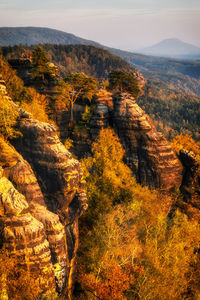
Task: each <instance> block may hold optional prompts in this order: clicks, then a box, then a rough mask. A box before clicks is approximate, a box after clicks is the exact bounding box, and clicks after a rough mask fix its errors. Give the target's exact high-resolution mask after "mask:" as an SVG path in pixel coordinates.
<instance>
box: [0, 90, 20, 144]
mask: <svg viewBox="0 0 200 300" xmlns="http://www.w3.org/2000/svg"><path fill="white" fill-rule="evenodd" d="M0 107H1V109H0V135H3V136H4V138H5V139H8V138H10V139H12V138H15V137H17V136H19V135H20V132H19V131H18V130H17V129H16V128H15V125H16V123H17V118H18V116H19V113H18V110H17V108H16V106H15V104H14V103H13V102H12V101H10V100H8V97H7V96H6V95H2V94H1V93H0Z"/></svg>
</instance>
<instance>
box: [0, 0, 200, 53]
mask: <svg viewBox="0 0 200 300" xmlns="http://www.w3.org/2000/svg"><path fill="white" fill-rule="evenodd" d="M4 26H40V27H50V28H55V29H60V30H63V31H66V32H69V33H74V34H76V35H78V36H80V37H83V38H87V39H91V40H95V41H97V42H100V43H102V44H104V45H107V46H112V47H118V48H121V49H127V50H134V49H136V48H140V47H143V46H149V45H152V44H154V43H157V42H159V41H161V40H162V39H165V38H174V37H176V38H179V39H181V40H183V41H185V42H189V43H192V44H195V45H197V46H199V47H200V0H107V1H106V0H0V27H4Z"/></svg>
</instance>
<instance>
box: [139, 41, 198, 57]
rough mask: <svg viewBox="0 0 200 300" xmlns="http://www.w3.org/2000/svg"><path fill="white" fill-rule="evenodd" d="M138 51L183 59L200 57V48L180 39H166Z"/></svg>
mask: <svg viewBox="0 0 200 300" xmlns="http://www.w3.org/2000/svg"><path fill="white" fill-rule="evenodd" d="M137 52H139V53H142V54H146V55H153V56H164V57H173V58H181V59H198V58H200V48H198V47H196V46H194V45H191V44H188V43H185V42H183V41H181V40H179V39H166V40H163V41H161V42H160V43H158V44H155V45H153V46H151V47H147V48H143V49H140V50H137Z"/></svg>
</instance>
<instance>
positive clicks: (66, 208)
mask: <svg viewBox="0 0 200 300" xmlns="http://www.w3.org/2000/svg"><path fill="white" fill-rule="evenodd" d="M0 87H1V90H2V94H3V95H5V96H6V89H5V83H4V82H3V81H2V82H1V83H0ZM8 100H9V99H8ZM9 101H10V100H9ZM10 102H11V101H10ZM13 109H15V110H18V112H19V119H18V129H19V130H20V131H21V133H22V135H21V136H20V137H19V138H18V139H16V140H14V141H13V145H11V144H9V143H8V142H6V141H5V140H4V139H2V138H0V152H1V155H0V226H1V231H0V232H1V238H0V245H1V247H2V246H3V247H4V249H5V250H6V251H7V252H8V253H9V255H11V256H15V257H20V265H22V266H24V268H26V269H27V270H28V271H30V273H31V274H32V275H33V276H34V277H37V281H39V284H40V288H41V290H42V292H46V291H52V292H53V291H55V290H56V291H57V292H59V293H60V292H62V294H64V295H65V298H66V299H68V298H69V299H70V297H71V291H72V286H73V276H74V270H75V263H76V252H77V248H78V218H79V217H80V215H81V214H82V213H83V212H84V210H85V209H86V208H87V204H86V195H85V192H84V181H83V179H82V171H81V168H80V164H79V162H78V161H77V160H75V159H74V158H73V157H72V155H71V154H70V153H69V152H68V151H67V150H66V149H65V147H64V146H63V144H62V143H61V142H60V140H59V138H58V136H57V135H56V130H55V128H54V127H53V126H52V125H49V124H47V123H42V122H39V121H37V120H33V119H31V115H30V114H29V113H27V112H25V111H23V110H22V109H19V108H18V107H17V106H16V105H14V103H13Z"/></svg>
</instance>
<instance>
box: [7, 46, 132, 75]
mask: <svg viewBox="0 0 200 300" xmlns="http://www.w3.org/2000/svg"><path fill="white" fill-rule="evenodd" d="M42 47H43V48H44V50H45V51H46V53H47V54H48V56H49V58H50V60H52V61H53V62H54V63H55V64H56V65H57V66H58V68H59V71H60V72H61V74H62V75H63V76H64V75H66V74H67V73H70V72H84V73H85V74H87V75H91V76H94V77H95V78H98V79H107V78H108V74H109V73H110V71H111V70H113V69H119V70H123V71H125V72H133V71H134V68H133V67H131V66H130V65H129V64H128V63H127V62H126V61H124V60H123V59H122V58H120V57H118V56H115V55H113V54H111V53H110V52H109V51H107V50H103V49H101V48H97V47H94V46H84V45H50V44H45V45H42ZM32 49H34V47H33V46H32V47H28V46H14V47H2V53H3V55H4V56H5V57H6V59H8V60H9V59H16V58H20V57H21V56H22V54H25V55H27V56H28V57H29V55H30V53H31V50H32Z"/></svg>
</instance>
